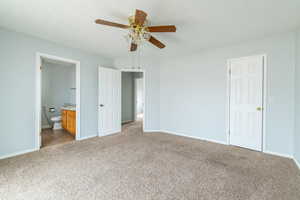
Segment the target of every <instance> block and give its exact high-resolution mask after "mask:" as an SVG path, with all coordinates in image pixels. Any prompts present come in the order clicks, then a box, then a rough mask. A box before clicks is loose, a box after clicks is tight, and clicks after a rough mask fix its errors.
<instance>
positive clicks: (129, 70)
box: [121, 68, 147, 132]
mask: <svg viewBox="0 0 300 200" xmlns="http://www.w3.org/2000/svg"><path fill="white" fill-rule="evenodd" d="M121 72H142V73H143V93H144V94H143V98H144V105H143V123H142V124H143V125H142V126H143V132H145V127H146V126H145V122H146V120H145V119H146V116H147V115H146V112H147V110H146V70H144V69H127V68H123V69H121ZM121 111H122V107H121Z"/></svg>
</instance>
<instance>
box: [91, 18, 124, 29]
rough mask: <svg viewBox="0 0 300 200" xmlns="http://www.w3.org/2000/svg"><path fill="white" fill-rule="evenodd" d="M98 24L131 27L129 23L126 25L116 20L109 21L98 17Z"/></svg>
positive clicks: (96, 21)
mask: <svg viewBox="0 0 300 200" xmlns="http://www.w3.org/2000/svg"><path fill="white" fill-rule="evenodd" d="M95 23H96V24H102V25H106V26H113V27H118V28H125V29H127V28H130V26H128V25H124V24H118V23H114V22H109V21H105V20H102V19H96V20H95Z"/></svg>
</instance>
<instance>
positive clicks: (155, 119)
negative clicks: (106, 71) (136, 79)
mask: <svg viewBox="0 0 300 200" xmlns="http://www.w3.org/2000/svg"><path fill="white" fill-rule="evenodd" d="M114 63H115V65H114V66H115V67H116V68H119V69H125V68H131V67H130V66H131V64H132V60H131V56H128V57H125V58H118V59H116V60H115V62H114ZM141 66H142V67H143V69H144V70H145V81H146V83H145V107H146V109H145V113H144V114H145V116H144V120H145V121H144V122H145V123H144V129H145V130H146V131H152V130H159V129H160V124H159V123H160V120H159V117H160V116H159V114H160V112H159V109H160V105H159V103H160V101H159V99H160V98H159V90H160V83H159V82H160V78H159V73H160V70H159V69H160V66H159V62H157V59H154V57H153V59H149V58H145V57H144V56H143V57H142V59H141Z"/></svg>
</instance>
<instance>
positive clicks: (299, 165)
mask: <svg viewBox="0 0 300 200" xmlns="http://www.w3.org/2000/svg"><path fill="white" fill-rule="evenodd" d="M293 160H294V162H295V163H296V165H297V166H298V168H299V169H300V163H299V162H298V160H297V159H296V158H293Z"/></svg>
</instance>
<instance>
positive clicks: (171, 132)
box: [159, 130, 228, 145]
mask: <svg viewBox="0 0 300 200" xmlns="http://www.w3.org/2000/svg"><path fill="white" fill-rule="evenodd" d="M159 132H163V133H168V134H172V135H178V136H183V137H188V138H193V139H198V140H205V141H208V142H213V143H218V144H224V145H228V144H227V143H226V142H224V141H219V140H214V139H209V138H204V137H197V136H191V135H187V134H183V133H178V132H174V131H169V130H160V131H159Z"/></svg>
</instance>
